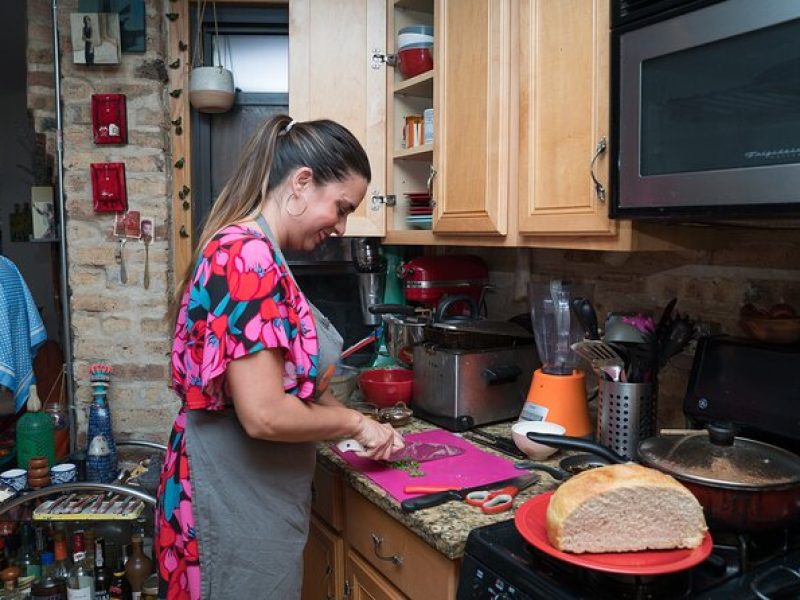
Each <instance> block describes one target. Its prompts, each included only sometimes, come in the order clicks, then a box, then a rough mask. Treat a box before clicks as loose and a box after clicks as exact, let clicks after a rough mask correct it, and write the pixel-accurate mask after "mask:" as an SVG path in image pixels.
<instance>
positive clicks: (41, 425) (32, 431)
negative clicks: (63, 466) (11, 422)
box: [16, 385, 56, 469]
mask: <svg viewBox="0 0 800 600" xmlns="http://www.w3.org/2000/svg"><path fill="white" fill-rule="evenodd" d="M27 408H28V410H27V412H26V413H25V414H24V415H22V416H21V417H20V418H19V421H17V433H16V438H17V466H18V467H19V468H20V469H27V468H28V462H29V461H30V459H31V458H33V457H34V456H46V457H47V465H48V466H50V467H52V466H53V464H54V463H55V453H56V449H55V441H54V438H53V421H52V420H51V419H50V417H49V416H48V415H47V414H45V413H44V412H42V403H41V401H40V400H39V394H38V393H37V391H36V386H35V385H32V386H31V387H30V391H29V392H28V402H27Z"/></svg>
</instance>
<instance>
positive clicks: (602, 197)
mask: <svg viewBox="0 0 800 600" xmlns="http://www.w3.org/2000/svg"><path fill="white" fill-rule="evenodd" d="M607 145H608V144H607V143H606V138H605V136H603V137H601V138H600V141H599V142H597V146H596V147H595V149H594V156H593V157H592V162H591V163H590V164H589V175H591V176H592V181H593V182H594V191H595V193H596V194H597V199H598V200H599V201H600V202H605V201H606V188H605V187H604V186H603V184H602V183H600V182H599V181H598V179H597V177H595V174H594V163H596V162H597V159H598V158H599V157H600V155H601V154H603V152H605V151H606V146H607Z"/></svg>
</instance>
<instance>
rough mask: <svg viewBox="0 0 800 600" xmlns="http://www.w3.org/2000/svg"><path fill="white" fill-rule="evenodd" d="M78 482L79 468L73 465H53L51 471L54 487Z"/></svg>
mask: <svg viewBox="0 0 800 600" xmlns="http://www.w3.org/2000/svg"><path fill="white" fill-rule="evenodd" d="M77 480H78V468H77V467H76V466H75V465H73V464H72V463H62V464H60V465H53V467H52V468H51V469H50V482H51V483H52V484H53V485H57V484H59V483H72V482H74V481H77Z"/></svg>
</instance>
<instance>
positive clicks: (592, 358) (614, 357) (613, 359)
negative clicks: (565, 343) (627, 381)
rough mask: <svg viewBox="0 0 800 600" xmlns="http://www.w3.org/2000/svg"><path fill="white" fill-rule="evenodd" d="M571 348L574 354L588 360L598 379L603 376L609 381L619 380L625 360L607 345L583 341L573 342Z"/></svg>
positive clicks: (595, 341) (598, 341)
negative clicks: (598, 376)
mask: <svg viewBox="0 0 800 600" xmlns="http://www.w3.org/2000/svg"><path fill="white" fill-rule="evenodd" d="M571 348H572V350H573V352H575V354H577V355H578V356H580V357H581V358H584V359H586V360H588V361H589V363H590V364H591V365H592V368H593V369H594V370H595V371H596V372H597V374H598V375H600V377H602V375H603V374H605V375H606V376H607V377H608V378H609V379H610V380H611V381H619V380H620V379H621V376H622V373H623V369H624V368H625V360H624V359H623V358H622V357H621V356H620V355H619V354H618V353H617V351H616V350H615V349H614V348H613V347H612V346H610V345H609V344H606V343H605V342H603V341H600V340H583V341H582V342H575V343H574V344H572V346H571Z"/></svg>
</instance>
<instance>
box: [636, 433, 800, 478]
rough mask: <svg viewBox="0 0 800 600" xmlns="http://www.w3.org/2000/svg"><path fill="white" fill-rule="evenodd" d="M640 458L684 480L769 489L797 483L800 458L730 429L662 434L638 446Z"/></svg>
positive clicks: (799, 472)
mask: <svg viewBox="0 0 800 600" xmlns="http://www.w3.org/2000/svg"><path fill="white" fill-rule="evenodd" d="M639 459H640V460H641V461H642V462H644V463H645V464H649V465H652V466H654V467H656V468H658V469H660V470H662V471H664V472H666V473H669V474H671V475H674V476H675V477H677V478H679V479H683V480H685V481H692V482H695V483H700V484H704V485H711V486H718V487H726V488H748V489H772V488H784V487H789V486H792V485H796V484H798V483H800V458H798V457H797V456H796V455H794V454H792V453H791V452H788V451H786V450H783V449H782V448H778V447H776V446H772V445H770V444H765V443H763V442H758V441H755V440H749V439H746V438H740V437H734V436H733V432H732V431H724V430H723V434H722V436H721V438H720V437H719V435H718V432H714V431H710V432H706V431H698V432H697V433H691V434H689V435H662V436H659V437H654V438H649V439H646V440H645V441H643V442H642V443H641V445H640V446H639Z"/></svg>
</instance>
